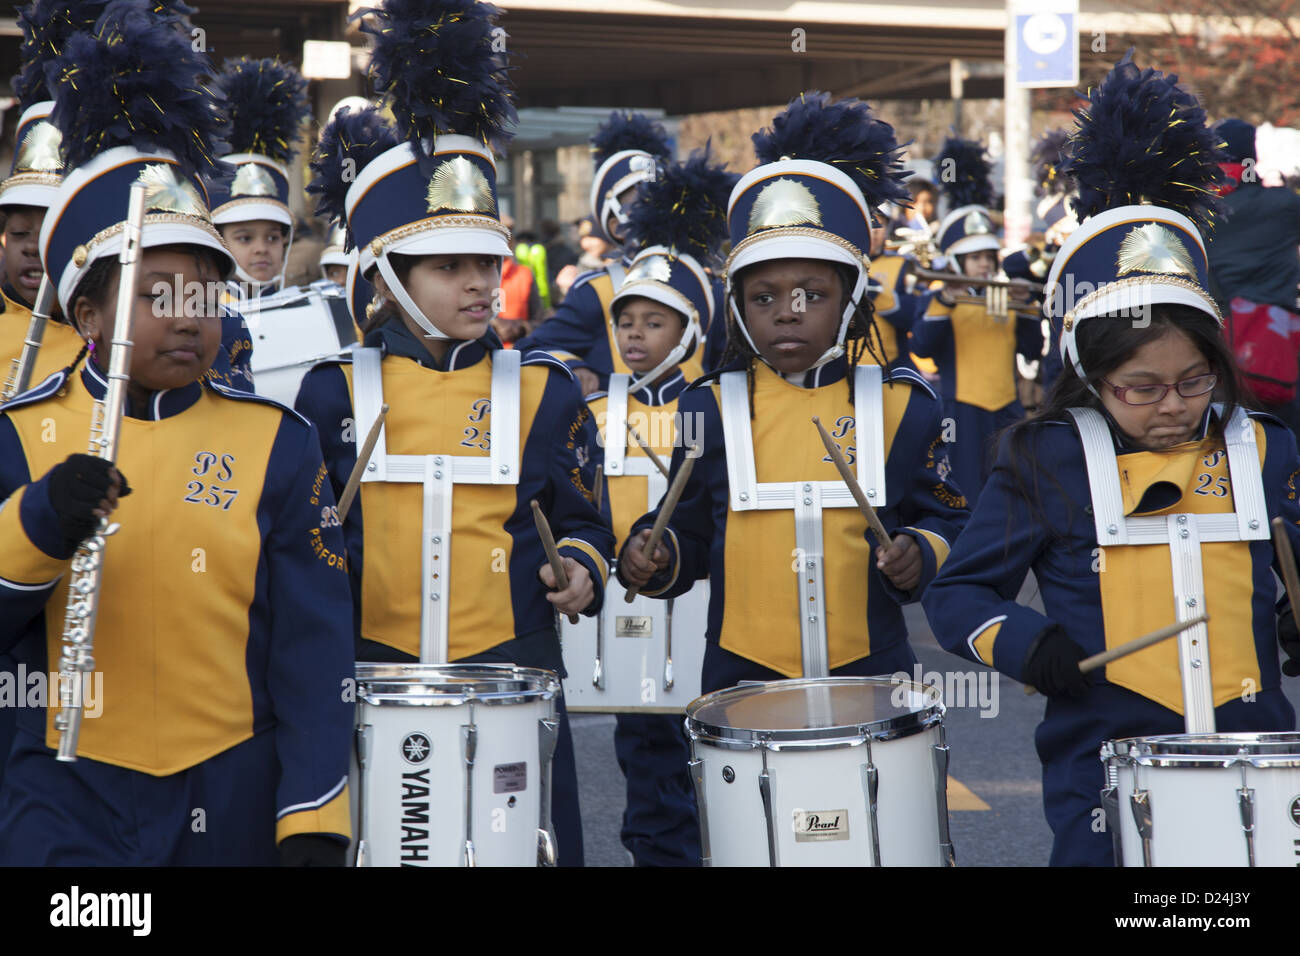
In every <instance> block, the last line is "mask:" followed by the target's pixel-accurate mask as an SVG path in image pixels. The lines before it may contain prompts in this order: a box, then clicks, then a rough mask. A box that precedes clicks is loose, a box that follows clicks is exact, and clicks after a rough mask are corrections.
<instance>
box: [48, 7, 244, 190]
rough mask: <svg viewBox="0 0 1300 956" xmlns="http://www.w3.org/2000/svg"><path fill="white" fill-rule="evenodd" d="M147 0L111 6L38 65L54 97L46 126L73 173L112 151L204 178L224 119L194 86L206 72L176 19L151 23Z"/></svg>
mask: <svg viewBox="0 0 1300 956" xmlns="http://www.w3.org/2000/svg"><path fill="white" fill-rule="evenodd" d="M157 6H158V4H157V3H156V2H154V0H113V2H112V3H111V4H110V5H109V6H108V8H107V9H106V10H105V11H104V14H103V15H102V16H101V17H100V18H99V21H98V22H97V23H96V24H95V27H94V30H93V31H92V32H90V33H76V34H73V35H72V36H70V37H69V38H68V40H67V42H66V43H65V44H64V48H63V50H62V53H61V55H60V56H59V57H57V58H56V59H54V60H53V61H52V62H51V63H49V64H48V65H47V66H46V71H45V75H46V81H47V83H48V84H49V86H50V88H51V90H53V92H54V97H55V105H54V111H53V112H52V113H51V115H50V121H51V122H52V123H54V125H55V126H57V127H58V128H59V130H60V131H61V132H62V134H63V144H62V151H63V159H64V162H65V163H66V164H67V166H68V168H70V169H71V168H74V167H77V166H80V165H82V164H84V163H85V162H87V161H88V160H89V159H91V158H92V157H94V156H96V155H97V154H99V153H101V152H103V151H104V150H107V149H111V148H113V147H115V146H134V147H135V148H136V149H139V150H141V151H144V152H150V151H154V150H164V151H166V152H169V153H171V154H172V155H173V156H174V157H175V158H176V160H177V162H178V163H180V165H181V167H182V169H183V170H184V171H185V172H187V173H190V172H196V173H199V174H201V175H210V174H211V173H212V171H213V170H214V169H215V167H216V163H215V160H214V157H215V155H216V154H217V152H218V150H219V148H220V147H221V145H222V142H221V139H222V134H223V132H224V125H225V124H224V118H223V117H222V115H221V112H220V110H219V108H218V103H217V101H216V100H215V99H214V97H213V95H212V93H211V92H210V91H208V90H206V89H204V88H203V86H202V85H201V84H200V83H199V81H198V75H199V74H200V73H209V74H210V73H211V72H212V65H211V63H210V62H209V60H208V58H207V56H206V55H205V54H202V53H198V52H196V51H195V50H194V49H193V46H192V45H191V39H190V36H189V34H188V33H184V32H182V31H181V30H180V29H178V26H177V25H178V23H179V20H178V19H176V18H172V17H161V18H160V17H158V16H157V15H155V13H154V10H155V9H156V7H157Z"/></svg>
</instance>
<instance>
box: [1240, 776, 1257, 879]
mask: <svg viewBox="0 0 1300 956" xmlns="http://www.w3.org/2000/svg"><path fill="white" fill-rule="evenodd" d="M1237 758H1238V764H1239V766H1240V767H1241V787H1240V789H1238V790H1237V806H1238V807H1239V808H1240V810H1241V832H1242V833H1243V834H1244V835H1245V837H1246V860H1247V863H1246V865H1247V866H1254V865H1255V791H1254V790H1253V789H1252V788H1250V787H1248V786H1246V783H1247V780H1246V769H1247V768H1248V767H1249V766H1250V755H1249V754H1248V753H1247V752H1246V751H1245V750H1242V751H1240V752H1239V753H1238V754H1237Z"/></svg>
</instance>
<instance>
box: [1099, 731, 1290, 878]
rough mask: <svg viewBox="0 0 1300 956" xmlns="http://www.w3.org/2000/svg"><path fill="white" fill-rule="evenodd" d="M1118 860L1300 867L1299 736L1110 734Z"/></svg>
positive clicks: (1106, 750) (1109, 778)
mask: <svg viewBox="0 0 1300 956" xmlns="http://www.w3.org/2000/svg"><path fill="white" fill-rule="evenodd" d="M1101 759H1102V761H1103V762H1104V763H1105V764H1106V782H1107V784H1108V785H1107V787H1106V789H1104V790H1103V791H1102V793H1101V798H1102V806H1103V807H1104V808H1105V810H1106V821H1107V826H1108V827H1109V828H1110V832H1111V835H1112V837H1113V838H1114V841H1115V862H1116V864H1117V865H1120V866H1300V734H1297V733H1273V734H1170V735H1168V736H1161V737H1132V738H1128V739H1125V740H1108V741H1106V743H1105V744H1103V745H1102V748H1101Z"/></svg>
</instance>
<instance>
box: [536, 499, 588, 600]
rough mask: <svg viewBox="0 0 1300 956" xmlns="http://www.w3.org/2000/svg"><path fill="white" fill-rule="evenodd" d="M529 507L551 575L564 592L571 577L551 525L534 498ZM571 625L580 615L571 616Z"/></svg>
mask: <svg viewBox="0 0 1300 956" xmlns="http://www.w3.org/2000/svg"><path fill="white" fill-rule="evenodd" d="M528 506H529V507H530V508H532V509H533V523H534V524H536V525H537V536H538V537H539V538H541V539H542V548H544V549H545V551H546V560H547V561H549V562H550V563H551V573H552V574H554V575H555V589H556V590H557V591H563V590H564V589H565V588H567V587H568V586H569V576H568V575H567V574H565V573H564V562H563V561H562V560H561V559H560V552H559V550H557V549H556V547H555V536H554V535H553V534H551V523H550V522H549V521H547V520H546V515H544V514H542V507H541V505H539V504H538V503H537V499H536V498H534V499H533V500H532V501H530V502H528ZM568 617H569V623H570V624H577V623H578V615H576V614H570V615H568Z"/></svg>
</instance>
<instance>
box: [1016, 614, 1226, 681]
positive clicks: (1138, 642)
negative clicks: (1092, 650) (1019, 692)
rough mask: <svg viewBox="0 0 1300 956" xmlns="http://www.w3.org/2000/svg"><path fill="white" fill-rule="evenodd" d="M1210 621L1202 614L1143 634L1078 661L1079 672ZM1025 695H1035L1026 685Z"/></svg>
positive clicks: (1098, 667)
mask: <svg viewBox="0 0 1300 956" xmlns="http://www.w3.org/2000/svg"><path fill="white" fill-rule="evenodd" d="M1209 620H1210V615H1208V614H1202V615H1201V616H1200V617H1194V618H1192V619H1191V620H1187V621H1181V622H1179V623H1178V624H1170V625H1169V626H1168V627H1162V628H1160V630H1158V631H1152V632H1151V633H1150V634H1143V635H1142V636H1141V637H1138V638H1135V639H1133V640H1131V641H1129V642H1128V643H1127V644H1121V645H1120V646H1119V647H1112V648H1111V649H1110V650H1108V651H1102V652H1101V653H1100V654H1093V655H1092V656H1091V657H1085V658H1084V659H1083V660H1081V661H1079V670H1080V671H1081V672H1082V673H1084V674H1089V673H1091V672H1092V671H1096V670H1101V669H1102V668H1103V667H1105V666H1106V665H1107V664H1109V663H1110V662H1111V661H1117V660H1119V659H1120V658H1121V657H1128V656H1129V655H1130V654H1136V653H1137V652H1138V651H1141V650H1145V649H1146V648H1148V647H1150V646H1151V645H1152V644H1159V643H1160V642H1161V641H1167V640H1169V638H1171V637H1176V636H1178V635H1179V634H1181V633H1183V631H1185V630H1187V629H1188V628H1190V627H1196V625H1198V624H1206V623H1208V622H1209ZM1025 693H1026V694H1036V693H1038V691H1036V690H1035V689H1034V688H1032V687H1030V686H1029V685H1028V684H1026V685H1025Z"/></svg>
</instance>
